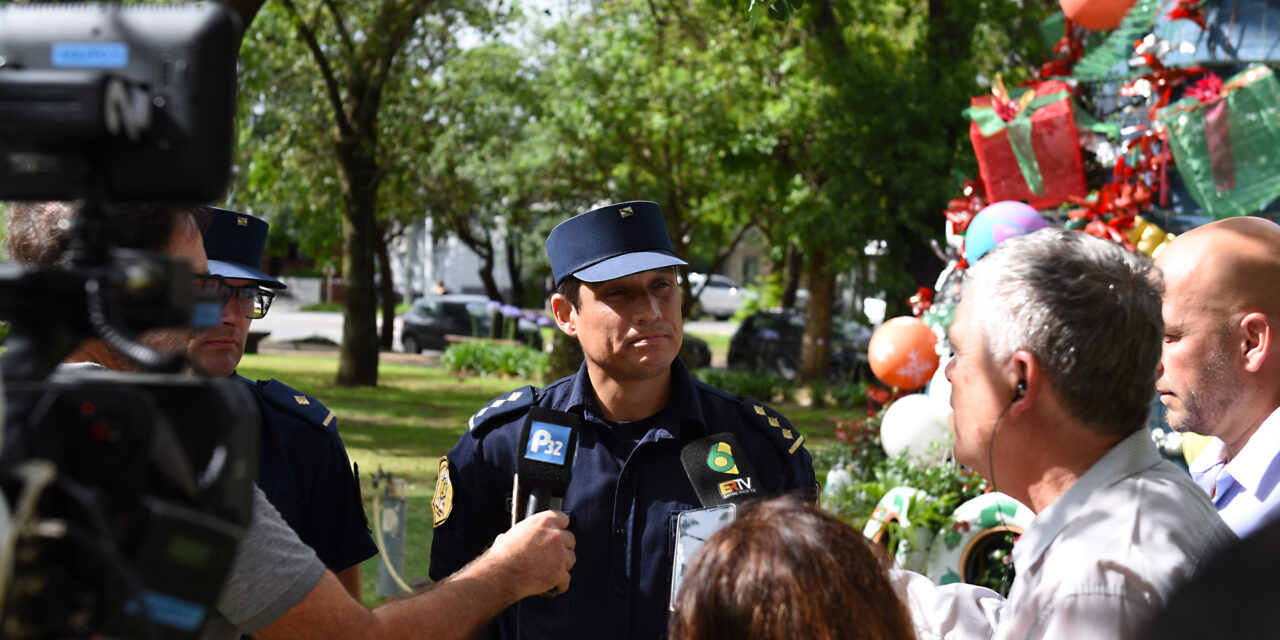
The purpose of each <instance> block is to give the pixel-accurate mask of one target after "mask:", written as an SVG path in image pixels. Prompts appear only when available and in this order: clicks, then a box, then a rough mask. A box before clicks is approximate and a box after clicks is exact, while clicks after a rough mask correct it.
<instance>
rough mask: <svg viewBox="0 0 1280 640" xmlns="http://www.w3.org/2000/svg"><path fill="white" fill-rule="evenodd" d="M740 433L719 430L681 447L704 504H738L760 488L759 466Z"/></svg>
mask: <svg viewBox="0 0 1280 640" xmlns="http://www.w3.org/2000/svg"><path fill="white" fill-rule="evenodd" d="M745 453H746V449H745V448H744V447H743V446H742V442H741V441H739V440H738V436H736V435H734V434H732V433H716V434H712V435H709V436H707V437H705V438H698V439H697V440H694V441H693V442H690V443H689V444H686V445H685V446H684V448H683V449H681V450H680V464H681V465H683V466H684V472H685V474H686V475H688V476H689V482H690V483H692V484H693V490H694V492H695V493H697V494H698V501H699V502H701V503H702V506H704V507H714V506H718V505H722V504H729V503H738V502H742V501H743V500H746V499H747V498H750V497H752V496H754V495H755V494H756V493H757V492H758V491H759V486H758V485H759V482H758V481H757V479H756V472H755V469H753V468H752V467H751V461H750V460H748V459H747V456H746V455H740V454H745Z"/></svg>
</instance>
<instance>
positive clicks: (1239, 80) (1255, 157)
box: [1157, 65, 1280, 218]
mask: <svg viewBox="0 0 1280 640" xmlns="http://www.w3.org/2000/svg"><path fill="white" fill-rule="evenodd" d="M1157 118H1158V119H1159V121H1160V122H1161V123H1163V125H1164V126H1165V127H1166V129H1167V131H1168V135H1169V146H1170V148H1171V149H1172V151H1173V157H1174V160H1175V161H1176V164H1177V168H1178V173H1179V175H1181V176H1182V179H1183V182H1184V183H1185V185H1186V187H1187V190H1188V191H1190V193H1191V197H1192V198H1194V199H1195V201H1196V203H1198V204H1199V205H1200V206H1201V207H1202V208H1203V209H1204V210H1205V211H1206V212H1207V213H1208V214H1209V215H1211V216H1213V217H1214V218H1226V217H1230V216H1239V215H1246V214H1249V213H1253V212H1255V211H1257V210H1259V209H1260V208H1262V207H1263V206H1265V205H1267V204H1268V203H1270V202H1271V201H1272V200H1275V199H1276V198H1277V197H1280V153H1277V149H1280V82H1277V81H1276V78H1275V74H1274V73H1273V72H1272V71H1271V69H1270V68H1268V67H1265V66H1261V65H1257V66H1253V67H1250V68H1249V69H1248V70H1246V71H1244V72H1242V73H1240V74H1237V75H1236V76H1234V77H1232V78H1231V79H1230V80H1228V81H1227V82H1226V83H1225V84H1222V83H1221V82H1220V81H1218V80H1216V79H1215V78H1214V77H1212V76H1206V77H1205V78H1204V79H1203V80H1202V81H1201V82H1199V83H1197V84H1196V86H1195V87H1193V88H1192V90H1191V91H1188V95H1187V96H1186V97H1183V98H1182V99H1181V100H1178V101H1177V102H1175V103H1173V104H1171V105H1169V106H1167V107H1165V108H1164V109H1162V110H1161V111H1160V112H1159V113H1158V114H1157Z"/></svg>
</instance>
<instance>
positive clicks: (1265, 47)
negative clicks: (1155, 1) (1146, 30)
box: [1152, 0, 1280, 66]
mask: <svg viewBox="0 0 1280 640" xmlns="http://www.w3.org/2000/svg"><path fill="white" fill-rule="evenodd" d="M1276 9H1277V5H1276V2H1275V0H1178V2H1177V4H1176V5H1174V6H1173V7H1172V9H1171V10H1170V11H1169V12H1168V13H1166V14H1165V15H1164V17H1163V18H1162V19H1161V20H1159V21H1157V23H1156V25H1155V26H1154V27H1153V29H1152V31H1153V32H1154V33H1155V34H1156V35H1158V36H1159V37H1161V38H1165V39H1167V40H1169V41H1171V42H1174V43H1177V44H1178V47H1177V49H1176V50H1175V51H1172V52H1170V54H1169V55H1168V56H1166V57H1165V64H1168V65H1171V66H1173V65H1176V66H1187V65H1195V64H1202V65H1203V64H1213V65H1222V64H1233V65H1234V64H1248V63H1252V62H1263V63H1267V62H1272V63H1274V62H1280V13H1277V11H1276Z"/></svg>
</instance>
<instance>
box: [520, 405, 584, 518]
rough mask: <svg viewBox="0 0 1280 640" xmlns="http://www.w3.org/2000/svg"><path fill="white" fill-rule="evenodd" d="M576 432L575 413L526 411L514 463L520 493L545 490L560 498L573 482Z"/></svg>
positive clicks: (577, 424)
mask: <svg viewBox="0 0 1280 640" xmlns="http://www.w3.org/2000/svg"><path fill="white" fill-rule="evenodd" d="M578 430H579V418H578V416H577V415H576V414H572V413H568V412H565V411H555V410H553V409H547V408H545V407H533V408H531V409H530V410H529V414H528V416H526V417H525V422H524V428H523V429H522V430H521V432H520V451H519V457H518V458H517V462H516V472H517V473H518V474H519V475H520V485H521V489H522V490H532V489H546V490H547V491H549V492H550V494H551V495H552V496H555V497H564V492H565V491H566V490H567V489H568V488H569V481H570V480H572V479H573V459H574V456H575V454H576V453H577V451H578Z"/></svg>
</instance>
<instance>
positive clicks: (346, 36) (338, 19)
mask: <svg viewBox="0 0 1280 640" xmlns="http://www.w3.org/2000/svg"><path fill="white" fill-rule="evenodd" d="M323 1H324V6H325V8H326V9H328V10H329V13H330V14H332V15H333V25H334V27H335V28H336V29H337V30H338V42H339V43H340V44H341V45H342V50H343V51H345V52H346V54H347V55H348V56H349V57H350V58H351V60H352V61H358V58H356V48H355V42H354V41H353V40H352V39H351V32H350V31H347V24H346V23H345V22H343V21H342V13H341V12H340V11H338V5H336V4H334V2H333V0H323Z"/></svg>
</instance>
